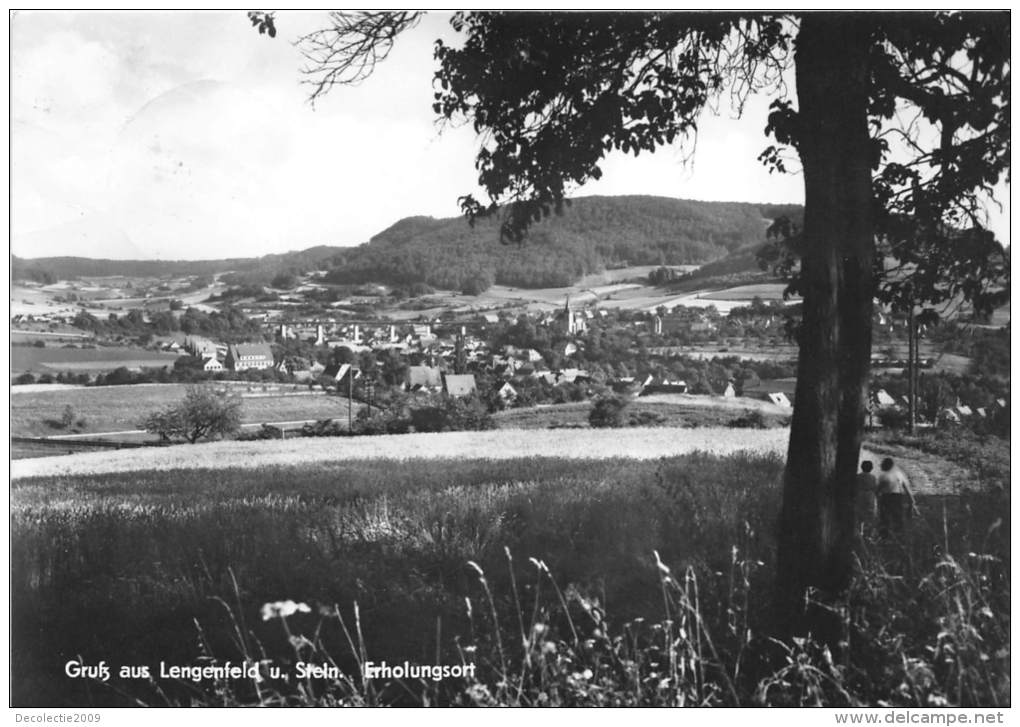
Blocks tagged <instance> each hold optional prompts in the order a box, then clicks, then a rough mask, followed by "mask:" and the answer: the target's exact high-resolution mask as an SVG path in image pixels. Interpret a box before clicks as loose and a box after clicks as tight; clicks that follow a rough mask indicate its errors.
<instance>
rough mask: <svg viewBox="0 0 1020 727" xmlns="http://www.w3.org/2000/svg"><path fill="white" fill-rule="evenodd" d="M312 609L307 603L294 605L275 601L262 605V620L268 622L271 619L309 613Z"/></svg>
mask: <svg viewBox="0 0 1020 727" xmlns="http://www.w3.org/2000/svg"><path fill="white" fill-rule="evenodd" d="M311 611H312V609H311V608H309V607H308V604H307V603H294V601H291V600H287V601H276V602H275V603H265V604H263V605H262V620H263V621H268V620H269V619H271V618H287V617H288V616H293V615H294V614H295V613H299V612H300V613H311Z"/></svg>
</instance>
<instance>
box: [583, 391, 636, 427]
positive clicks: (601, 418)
mask: <svg viewBox="0 0 1020 727" xmlns="http://www.w3.org/2000/svg"><path fill="white" fill-rule="evenodd" d="M626 407H627V401H626V400H625V399H622V398H620V397H619V396H604V397H602V398H600V399H598V400H597V401H596V402H595V405H594V406H593V407H592V409H591V414H589V415H588V423H589V424H591V425H592V426H593V427H597V428H605V427H622V426H624V425H625V422H624V418H623V410H624V409H625V408H626Z"/></svg>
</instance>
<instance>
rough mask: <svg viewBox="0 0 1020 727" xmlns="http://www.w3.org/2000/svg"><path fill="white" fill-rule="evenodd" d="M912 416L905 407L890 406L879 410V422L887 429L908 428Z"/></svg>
mask: <svg viewBox="0 0 1020 727" xmlns="http://www.w3.org/2000/svg"><path fill="white" fill-rule="evenodd" d="M909 420H910V416H909V415H908V414H907V412H906V411H904V410H903V409H894V408H892V407H889V408H887V409H881V410H879V412H878V422H879V424H881V425H882V426H883V427H885V428H886V429H906V428H907V425H908V424H909Z"/></svg>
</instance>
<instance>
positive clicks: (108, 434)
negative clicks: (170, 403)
mask: <svg viewBox="0 0 1020 727" xmlns="http://www.w3.org/2000/svg"><path fill="white" fill-rule="evenodd" d="M317 421H319V420H318V419H298V420H296V421H292V422H249V423H248V424H242V425H241V429H252V428H255V427H261V426H262V425H263V424H268V425H270V426H273V427H291V426H304V425H305V424H315V422H317ZM128 434H147V432H146V430H144V429H125V430H124V431H121V432H84V433H82V434H54V435H51V436H49V437H46V439H100V438H102V437H122V436H125V435H128Z"/></svg>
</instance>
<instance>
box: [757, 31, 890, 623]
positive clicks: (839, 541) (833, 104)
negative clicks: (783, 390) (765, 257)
mask: <svg viewBox="0 0 1020 727" xmlns="http://www.w3.org/2000/svg"><path fill="white" fill-rule="evenodd" d="M870 40H871V36H870V32H869V27H868V19H867V16H866V14H864V13H860V14H858V13H854V14H845V13H817V14H807V15H805V16H804V17H803V20H802V22H801V26H800V33H799V35H798V38H797V50H796V69H797V95H798V103H799V115H798V116H799V124H800V125H799V127H798V138H797V141H798V151H799V153H800V158H801V163H802V166H803V170H804V172H803V173H804V187H805V205H804V230H803V236H804V248H803V249H804V254H803V258H802V262H801V276H802V281H803V283H802V293H803V296H804V313H803V320H802V323H801V327H800V330H799V333H798V342H799V345H800V352H799V360H798V366H797V388H796V402H795V408H794V413H793V421H792V424H791V431H790V445H789V451H788V454H787V465H786V474H785V480H784V487H783V506H782V512H781V515H780V524H779V525H780V527H779V552H778V571H777V596H778V598H777V607H778V608H779V609H780V610H779V614H778V615H779V617H780V619H781V621H785V625H786V626H787V629H788V631H795V630H802V629H810V628H813V627H812V624H815V627H817V621H813V620H812V619H811V618H807V619H805V618H804V603H805V599H804V596H805V591H806V589H808V588H812V587H813V588H816V589H818V590H819V591H820V592H821V594H822V595H823V597H824V595H825V594H829V595H834V594H838V593H839V592H841V591H843V590H844V589H845V588H846V587H847V585H848V584H849V580H850V576H851V573H852V548H853V540H854V524H855V523H854V507H853V504H854V503H853V485H854V480H855V477H856V472H857V462H858V456H859V451H860V446H861V440H862V435H863V429H864V420H865V416H866V413H867V390H868V373H869V366H870V358H871V314H872V297H873V287H874V281H873V275H872V258H873V254H874V253H873V249H874V240H873V216H872V191H871V169H870V160H871V156H872V155H871V144H870V138H869V129H868V117H867V105H868V73H867V55H868V53H867V51H868V47H869V44H870ZM818 635H819V636H822V637H823V638H826V639H829V638H830V636H831V634H830V635H823V634H818Z"/></svg>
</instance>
